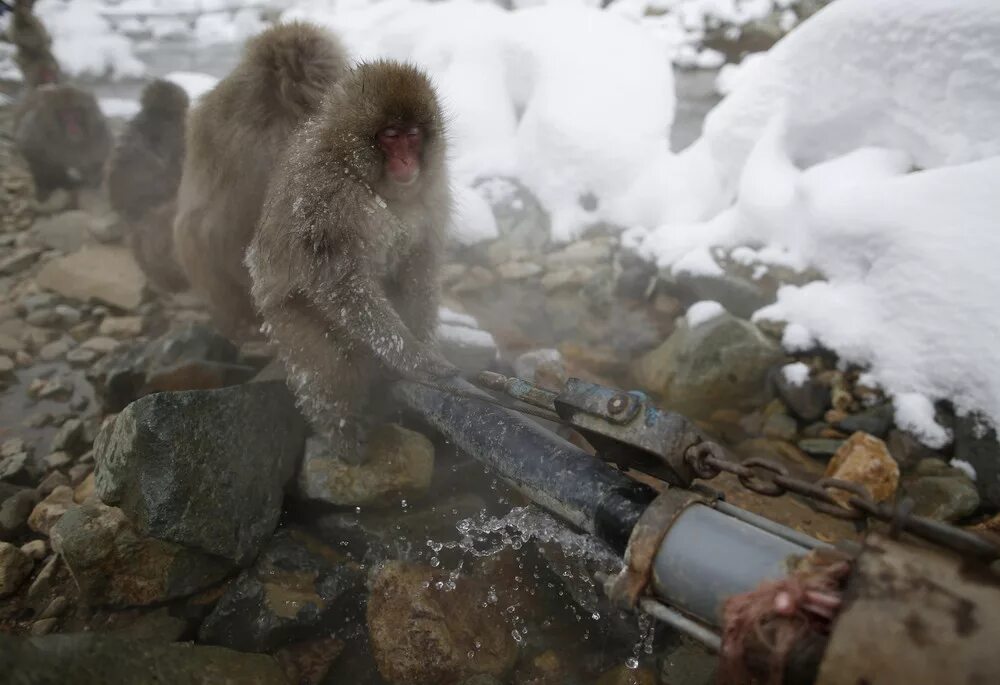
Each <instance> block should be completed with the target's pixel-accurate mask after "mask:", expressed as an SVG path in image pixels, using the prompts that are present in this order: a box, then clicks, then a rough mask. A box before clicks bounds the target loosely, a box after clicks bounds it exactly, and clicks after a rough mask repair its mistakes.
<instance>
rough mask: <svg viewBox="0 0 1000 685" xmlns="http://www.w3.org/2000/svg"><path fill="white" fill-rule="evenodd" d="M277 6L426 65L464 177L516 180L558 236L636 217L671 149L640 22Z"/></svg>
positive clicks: (535, 13)
mask: <svg viewBox="0 0 1000 685" xmlns="http://www.w3.org/2000/svg"><path fill="white" fill-rule="evenodd" d="M282 16H283V18H287V19H290V18H298V19H309V20H312V21H317V22H319V23H323V24H326V25H328V26H330V27H331V28H332V29H333V30H335V31H337V32H338V33H339V34H340V35H341V36H342V37H343V38H344V40H345V43H346V44H347V45H348V46H349V47H350V49H351V50H352V52H353V54H354V55H356V56H357V57H359V58H368V57H373V56H387V57H392V58H395V59H404V60H411V61H413V62H416V63H417V64H419V65H421V66H422V67H424V68H425V69H427V71H428V72H429V73H430V74H431V75H432V77H433V78H434V80H435V83H436V84H437V86H438V90H439V92H440V94H441V96H442V100H443V102H444V104H445V106H446V108H447V111H448V113H449V115H450V129H451V136H452V141H451V142H452V156H453V160H452V167H453V171H454V175H455V179H456V181H457V182H458V183H459V184H464V185H469V184H471V182H472V181H474V180H475V179H476V178H477V177H481V176H489V175H515V176H517V177H518V178H520V179H521V180H522V182H524V183H525V185H526V186H527V187H528V188H530V189H531V190H532V191H533V192H534V193H535V195H537V196H538V197H539V199H540V201H541V202H542V204H543V206H544V207H545V208H546V210H548V211H549V213H550V214H551V216H552V225H553V236H554V237H555V238H556V239H557V240H568V239H570V238H572V237H574V236H576V235H578V234H579V233H580V232H581V231H582V230H583V229H584V228H585V227H586V226H588V225H590V224H593V223H597V222H604V221H606V222H611V223H617V224H622V223H630V222H631V220H632V219H633V215H634V211H633V210H632V209H631V206H630V204H629V203H625V202H623V201H622V200H623V198H624V196H625V194H626V193H627V192H628V191H629V190H630V188H631V187H632V186H633V184H634V183H635V181H636V179H637V178H638V177H639V176H640V175H641V174H642V172H643V169H644V168H645V167H647V166H649V165H651V164H653V163H655V162H656V161H658V160H659V159H661V157H662V156H664V155H666V154H667V153H668V151H669V133H670V124H671V122H672V119H673V107H674V101H673V80H672V79H673V74H672V71H671V68H670V62H669V57H670V55H669V52H668V51H667V50H666V48H665V46H664V44H663V43H662V42H661V41H659V40H657V39H656V38H655V37H654V36H653V35H652V34H651V33H650V32H648V31H645V30H643V28H642V27H641V26H640V25H639V23H638V22H636V21H632V20H629V19H627V18H624V17H621V16H618V15H615V14H612V13H605V12H600V11H597V10H593V9H589V8H586V7H579V6H572V5H562V4H560V5H559V6H547V7H538V8H530V9H524V10H517V11H513V12H506V11H503V10H501V9H499V8H498V7H497V6H495V5H492V4H490V3H478V2H464V1H462V0H455V1H453V2H447V3H421V2H412V1H410V0H385V1H384V2H380V3H375V4H367V3H352V2H348V3H345V4H341V5H337V6H336V8H335V9H332V8H331V6H330V5H329V4H327V3H324V2H317V1H315V0H307V1H306V2H300V3H298V4H296V5H295V6H294V7H292V8H291V9H290V10H289V11H287V12H285V13H284V14H283V15H282ZM553 36H558V38H559V39H558V40H553ZM595 46H600V49H595Z"/></svg>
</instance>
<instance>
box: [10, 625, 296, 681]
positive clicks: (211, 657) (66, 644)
mask: <svg viewBox="0 0 1000 685" xmlns="http://www.w3.org/2000/svg"><path fill="white" fill-rule="evenodd" d="M0 673H16V674H17V682H18V683H19V685H20V684H22V683H23V684H24V685H45V684H46V683H56V682H64V683H69V682H72V683H78V684H79V685H154V684H157V683H176V684H177V685H287V684H288V681H287V680H286V678H285V675H284V672H283V671H282V670H281V668H280V667H279V666H278V664H277V663H276V662H275V661H274V659H272V658H271V657H270V656H266V655H263V654H244V653H242V652H235V651H232V650H228V649H223V648H221V647H202V646H196V645H191V644H176V645H175V644H164V643H161V642H157V641H151V640H129V639H123V638H117V637H111V636H107V635H87V634H80V633H78V634H73V635H50V636H47V637H44V638H32V639H22V638H13V637H7V636H3V635H0Z"/></svg>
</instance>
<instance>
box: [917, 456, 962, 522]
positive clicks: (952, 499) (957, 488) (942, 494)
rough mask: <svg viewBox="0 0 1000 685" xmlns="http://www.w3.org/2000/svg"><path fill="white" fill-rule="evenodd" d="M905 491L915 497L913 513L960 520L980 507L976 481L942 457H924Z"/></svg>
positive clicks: (950, 520)
mask: <svg viewBox="0 0 1000 685" xmlns="http://www.w3.org/2000/svg"><path fill="white" fill-rule="evenodd" d="M903 491H904V492H905V493H906V496H907V497H909V498H910V499H912V500H913V513H915V514H918V515H920V516H927V517H930V518H932V519H936V520H938V521H948V522H953V521H958V520H960V519H963V518H965V517H966V516H969V515H970V514H972V513H974V512H975V511H976V510H977V509H978V508H979V491H978V490H977V489H976V484H975V483H973V482H972V480H971V479H970V478H969V476H968V475H966V474H965V472H963V471H961V470H960V469H956V468H954V467H951V466H949V465H948V464H946V463H945V462H944V461H942V460H940V459H924V460H923V461H921V462H920V463H919V464H918V465H917V468H916V469H915V471H914V474H913V475H912V476H911V477H910V478H907V479H906V480H905V481H904V484H903Z"/></svg>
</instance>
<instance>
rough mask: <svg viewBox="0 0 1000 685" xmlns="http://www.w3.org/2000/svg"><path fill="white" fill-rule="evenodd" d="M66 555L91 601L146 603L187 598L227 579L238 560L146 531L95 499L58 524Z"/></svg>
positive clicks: (59, 548) (55, 531)
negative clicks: (232, 560) (234, 562)
mask: <svg viewBox="0 0 1000 685" xmlns="http://www.w3.org/2000/svg"><path fill="white" fill-rule="evenodd" d="M51 536H52V549H53V550H54V551H55V552H57V553H58V554H60V555H61V556H62V558H63V560H64V561H65V562H66V566H67V567H68V568H69V570H70V572H71V573H72V574H73V578H74V579H75V580H76V583H77V585H78V586H79V588H80V592H81V593H82V595H83V596H84V597H85V598H86V599H87V602H88V603H89V604H91V605H95V606H98V605H110V606H114V607H127V606H143V605H148V604H155V603H159V602H165V601H167V600H170V599H175V598H177V597H185V596H187V595H191V594H194V593H195V592H198V591H199V590H202V589H204V588H206V587H209V586H211V585H213V584H215V583H217V582H219V581H220V580H222V579H223V578H225V577H226V576H227V575H228V574H229V573H231V572H232V571H233V569H234V565H233V563H232V562H230V561H227V560H225V559H221V558H219V557H215V556H212V555H209V554H205V553H204V552H200V551H198V550H195V549H191V548H188V547H184V546H182V545H178V544H176V543H173V542H166V541H163V540H156V539H154V538H149V537H144V536H142V535H140V534H139V533H138V532H137V531H136V530H135V527H134V526H133V525H132V524H131V523H130V522H129V521H128V519H127V518H125V514H124V512H122V510H121V509H116V508H114V507H108V506H105V505H103V504H101V503H99V502H89V503H87V504H83V505H81V506H79V507H75V508H73V509H70V510H69V511H68V512H66V514H65V515H64V516H63V517H62V518H61V519H59V521H58V522H57V523H56V524H55V525H54V526H53V527H52V530H51Z"/></svg>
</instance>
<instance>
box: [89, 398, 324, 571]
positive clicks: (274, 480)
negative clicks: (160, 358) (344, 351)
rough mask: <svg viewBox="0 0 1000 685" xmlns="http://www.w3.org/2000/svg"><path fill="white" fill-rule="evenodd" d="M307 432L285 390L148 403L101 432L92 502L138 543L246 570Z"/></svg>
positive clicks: (274, 517)
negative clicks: (138, 537) (151, 540)
mask: <svg viewBox="0 0 1000 685" xmlns="http://www.w3.org/2000/svg"><path fill="white" fill-rule="evenodd" d="M305 430H306V425H305V422H304V420H303V419H302V417H301V415H300V414H299V413H298V410H297V409H296V408H295V403H294V399H293V398H292V396H291V394H290V393H289V392H288V390H287V388H286V387H285V384H284V383H281V382H262V383H249V384H246V385H241V386H235V387H231V388H224V389H221V390H204V391H187V392H163V393H157V394H153V395H147V396H146V397H143V398H142V399H139V400H137V401H135V402H133V403H132V404H130V405H129V406H128V407H126V408H125V409H124V410H123V411H122V412H121V413H120V414H118V415H117V416H116V417H115V419H114V421H113V422H112V423H111V424H109V425H108V426H106V427H105V428H104V430H102V431H101V434H100V436H99V437H98V440H97V442H96V444H95V446H94V452H95V455H96V458H97V470H96V480H97V493H98V496H99V497H100V499H101V500H102V501H103V502H105V503H106V504H112V505H115V506H118V507H120V508H121V509H123V510H124V511H125V513H126V515H127V516H128V517H129V519H130V520H131V521H133V522H134V523H135V525H136V528H137V529H138V530H139V531H140V532H141V533H142V534H145V535H150V536H153V537H156V538H160V539H162V540H169V541H172V542H177V543H179V544H183V545H188V546H191V547H195V548H197V549H200V550H202V551H205V552H208V553H210V554H216V555H218V556H221V557H224V558H226V559H232V560H234V561H236V562H237V563H238V564H240V565H244V564H247V563H249V562H250V561H251V560H252V559H253V558H254V557H255V556H256V554H257V552H258V551H259V550H260V548H261V546H262V545H263V544H264V543H265V542H266V540H267V539H268V538H269V537H270V535H271V533H272V532H273V531H274V528H275V526H276V525H277V523H278V517H279V516H280V514H281V505H282V498H283V490H284V487H285V484H286V483H287V482H288V480H289V479H290V478H291V476H292V474H293V473H294V470H295V465H296V463H297V462H298V461H299V459H300V457H301V454H302V448H303V443H304V439H305Z"/></svg>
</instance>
